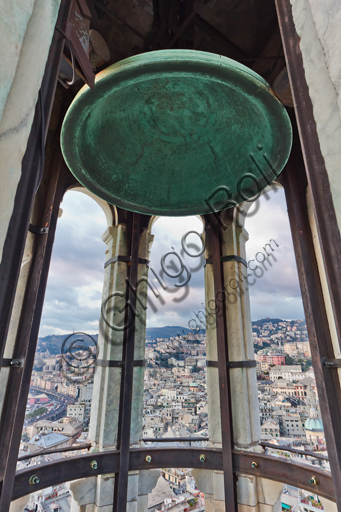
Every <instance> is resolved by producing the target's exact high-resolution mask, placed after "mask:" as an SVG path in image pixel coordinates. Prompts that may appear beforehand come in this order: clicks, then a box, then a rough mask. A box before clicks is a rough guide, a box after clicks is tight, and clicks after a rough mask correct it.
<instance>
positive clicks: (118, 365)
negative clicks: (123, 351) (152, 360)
mask: <svg viewBox="0 0 341 512" xmlns="http://www.w3.org/2000/svg"><path fill="white" fill-rule="evenodd" d="M145 365H146V361H145V360H144V359H138V360H136V361H134V366H145ZM95 366H105V367H109V368H122V367H123V366H125V362H124V361H107V360H105V359H96V363H95Z"/></svg>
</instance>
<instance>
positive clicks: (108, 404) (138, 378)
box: [69, 224, 160, 512]
mask: <svg viewBox="0 0 341 512" xmlns="http://www.w3.org/2000/svg"><path fill="white" fill-rule="evenodd" d="M127 233H128V230H127V226H126V225H125V224H119V225H118V226H115V227H113V226H110V227H109V228H108V229H107V230H106V231H105V233H104V234H103V237H102V239H103V241H104V242H105V243H106V245H107V251H106V262H107V266H106V267H105V275H104V285H103V301H102V314H101V318H100V325H99V336H98V354H97V365H96V370H95V378H94V389H93V402H92V410H91V418H90V427H89V439H90V441H91V442H92V444H93V446H92V449H91V450H92V452H93V453H94V459H95V458H96V455H95V452H97V451H104V450H114V449H116V443H117V434H118V418H119V404H120V391H121V372H122V370H121V368H120V367H118V366H105V362H106V361H122V355H123V354H122V352H123V351H122V349H123V337H124V328H123V327H124V312H125V310H124V306H125V302H126V291H127V286H128V284H127V281H126V278H127V277H128V266H129V261H122V259H125V258H126V259H127V260H128V257H129V246H130V244H129V240H128V236H127ZM152 241H153V236H152V235H151V234H150V233H149V230H148V229H145V230H143V231H142V233H141V235H140V243H139V258H140V259H141V261H140V263H139V269H138V285H137V290H136V293H137V308H136V318H135V350H134V359H135V361H142V360H144V357H145V342H146V309H147V288H148V281H147V278H148V267H147V264H146V263H147V260H148V257H149V253H150V246H151V243H152ZM115 257H120V258H119V260H118V261H111V262H110V260H112V258H115ZM121 257H123V258H121ZM120 260H121V261H120ZM108 299H109V300H108ZM143 391H144V366H143V365H139V366H136V367H135V368H134V384H133V398H132V418H131V446H132V447H138V446H139V442H140V440H141V438H142V427H143ZM148 474H149V472H145V471H141V472H139V471H132V472H130V473H129V477H128V501H127V512H147V508H148V493H149V492H151V490H152V489H153V487H154V486H155V484H156V481H157V479H158V477H159V474H160V472H159V471H154V472H152V473H151V474H150V475H149V476H148ZM114 478H115V477H114V474H110V475H101V476H98V477H97V478H92V479H82V480H78V481H75V482H72V483H70V485H69V487H70V490H71V491H72V493H73V497H74V498H73V504H72V512H78V511H80V510H82V511H83V508H81V507H84V506H86V512H97V511H101V512H109V510H110V511H111V510H112V502H113V495H114ZM149 487H151V488H150V489H149Z"/></svg>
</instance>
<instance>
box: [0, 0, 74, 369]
mask: <svg viewBox="0 0 341 512" xmlns="http://www.w3.org/2000/svg"><path fill="white" fill-rule="evenodd" d="M71 3H72V2H70V1H69V0H62V1H61V5H60V8H59V14H58V20H57V24H58V26H60V27H61V28H65V26H66V22H67V19H68V17H69V15H70V9H71ZM63 49H64V38H63V36H62V35H61V34H59V33H58V32H56V31H55V32H54V34H53V39H52V43H51V47H50V51H49V56H48V60H47V64H46V67H45V73H44V78H43V81H42V87H41V91H42V100H43V104H44V119H45V140H46V136H47V129H48V125H49V121H50V116H51V111H52V104H53V100H54V95H55V91H56V86H57V78H58V71H59V65H60V60H61V57H62V53H63ZM40 153H41V112H40V107H39V105H38V104H37V105H36V111H35V115H34V120H33V124H32V129H31V133H30V136H29V139H28V143H27V149H26V152H25V154H24V157H23V161H22V173H21V178H20V181H19V184H18V188H17V191H16V195H15V200H14V208H13V214H12V217H11V220H10V224H9V226H8V232H7V236H6V240H5V244H4V249H3V257H2V260H1V265H0V283H1V285H0V367H1V366H2V358H3V353H4V350H5V344H6V338H7V333H8V328H9V323H10V319H11V313H12V308H13V303H14V297H15V291H16V287H17V282H18V278H19V273H20V266H21V261H22V257H23V253H24V247H25V241H26V235H27V230H28V226H29V222H30V217H31V211H32V206H33V200H34V194H35V190H36V186H37V181H38V174H39V166H40V157H41V154H40Z"/></svg>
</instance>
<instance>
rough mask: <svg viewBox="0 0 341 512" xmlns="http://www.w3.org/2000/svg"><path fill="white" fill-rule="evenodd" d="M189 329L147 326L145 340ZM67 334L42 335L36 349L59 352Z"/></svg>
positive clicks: (181, 333) (188, 331) (94, 336)
mask: <svg viewBox="0 0 341 512" xmlns="http://www.w3.org/2000/svg"><path fill="white" fill-rule="evenodd" d="M192 332H193V331H191V330H190V329H188V328H186V327H180V326H179V325H173V326H169V325H168V326H166V327H147V332H146V338H147V341H152V340H156V339H157V338H174V337H175V336H177V335H178V333H179V334H180V335H184V334H188V333H192ZM205 332H206V331H205V329H202V330H201V331H200V333H199V334H205ZM67 336H69V334H51V335H50V336H44V338H38V346H37V350H38V351H40V352H44V351H45V350H48V351H49V352H50V354H51V355H57V354H60V351H61V346H62V343H63V341H64V340H65V338H66V337H67ZM91 336H92V337H93V338H94V339H95V340H96V341H97V340H98V334H92V335H91Z"/></svg>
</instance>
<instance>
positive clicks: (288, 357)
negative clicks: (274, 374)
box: [285, 355, 296, 365]
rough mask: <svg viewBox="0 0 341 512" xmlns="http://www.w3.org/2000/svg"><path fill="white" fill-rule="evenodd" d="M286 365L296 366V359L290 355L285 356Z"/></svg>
mask: <svg viewBox="0 0 341 512" xmlns="http://www.w3.org/2000/svg"><path fill="white" fill-rule="evenodd" d="M285 364H288V365H291V364H296V362H295V361H294V359H293V358H292V357H290V356H288V355H286V356H285Z"/></svg>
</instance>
